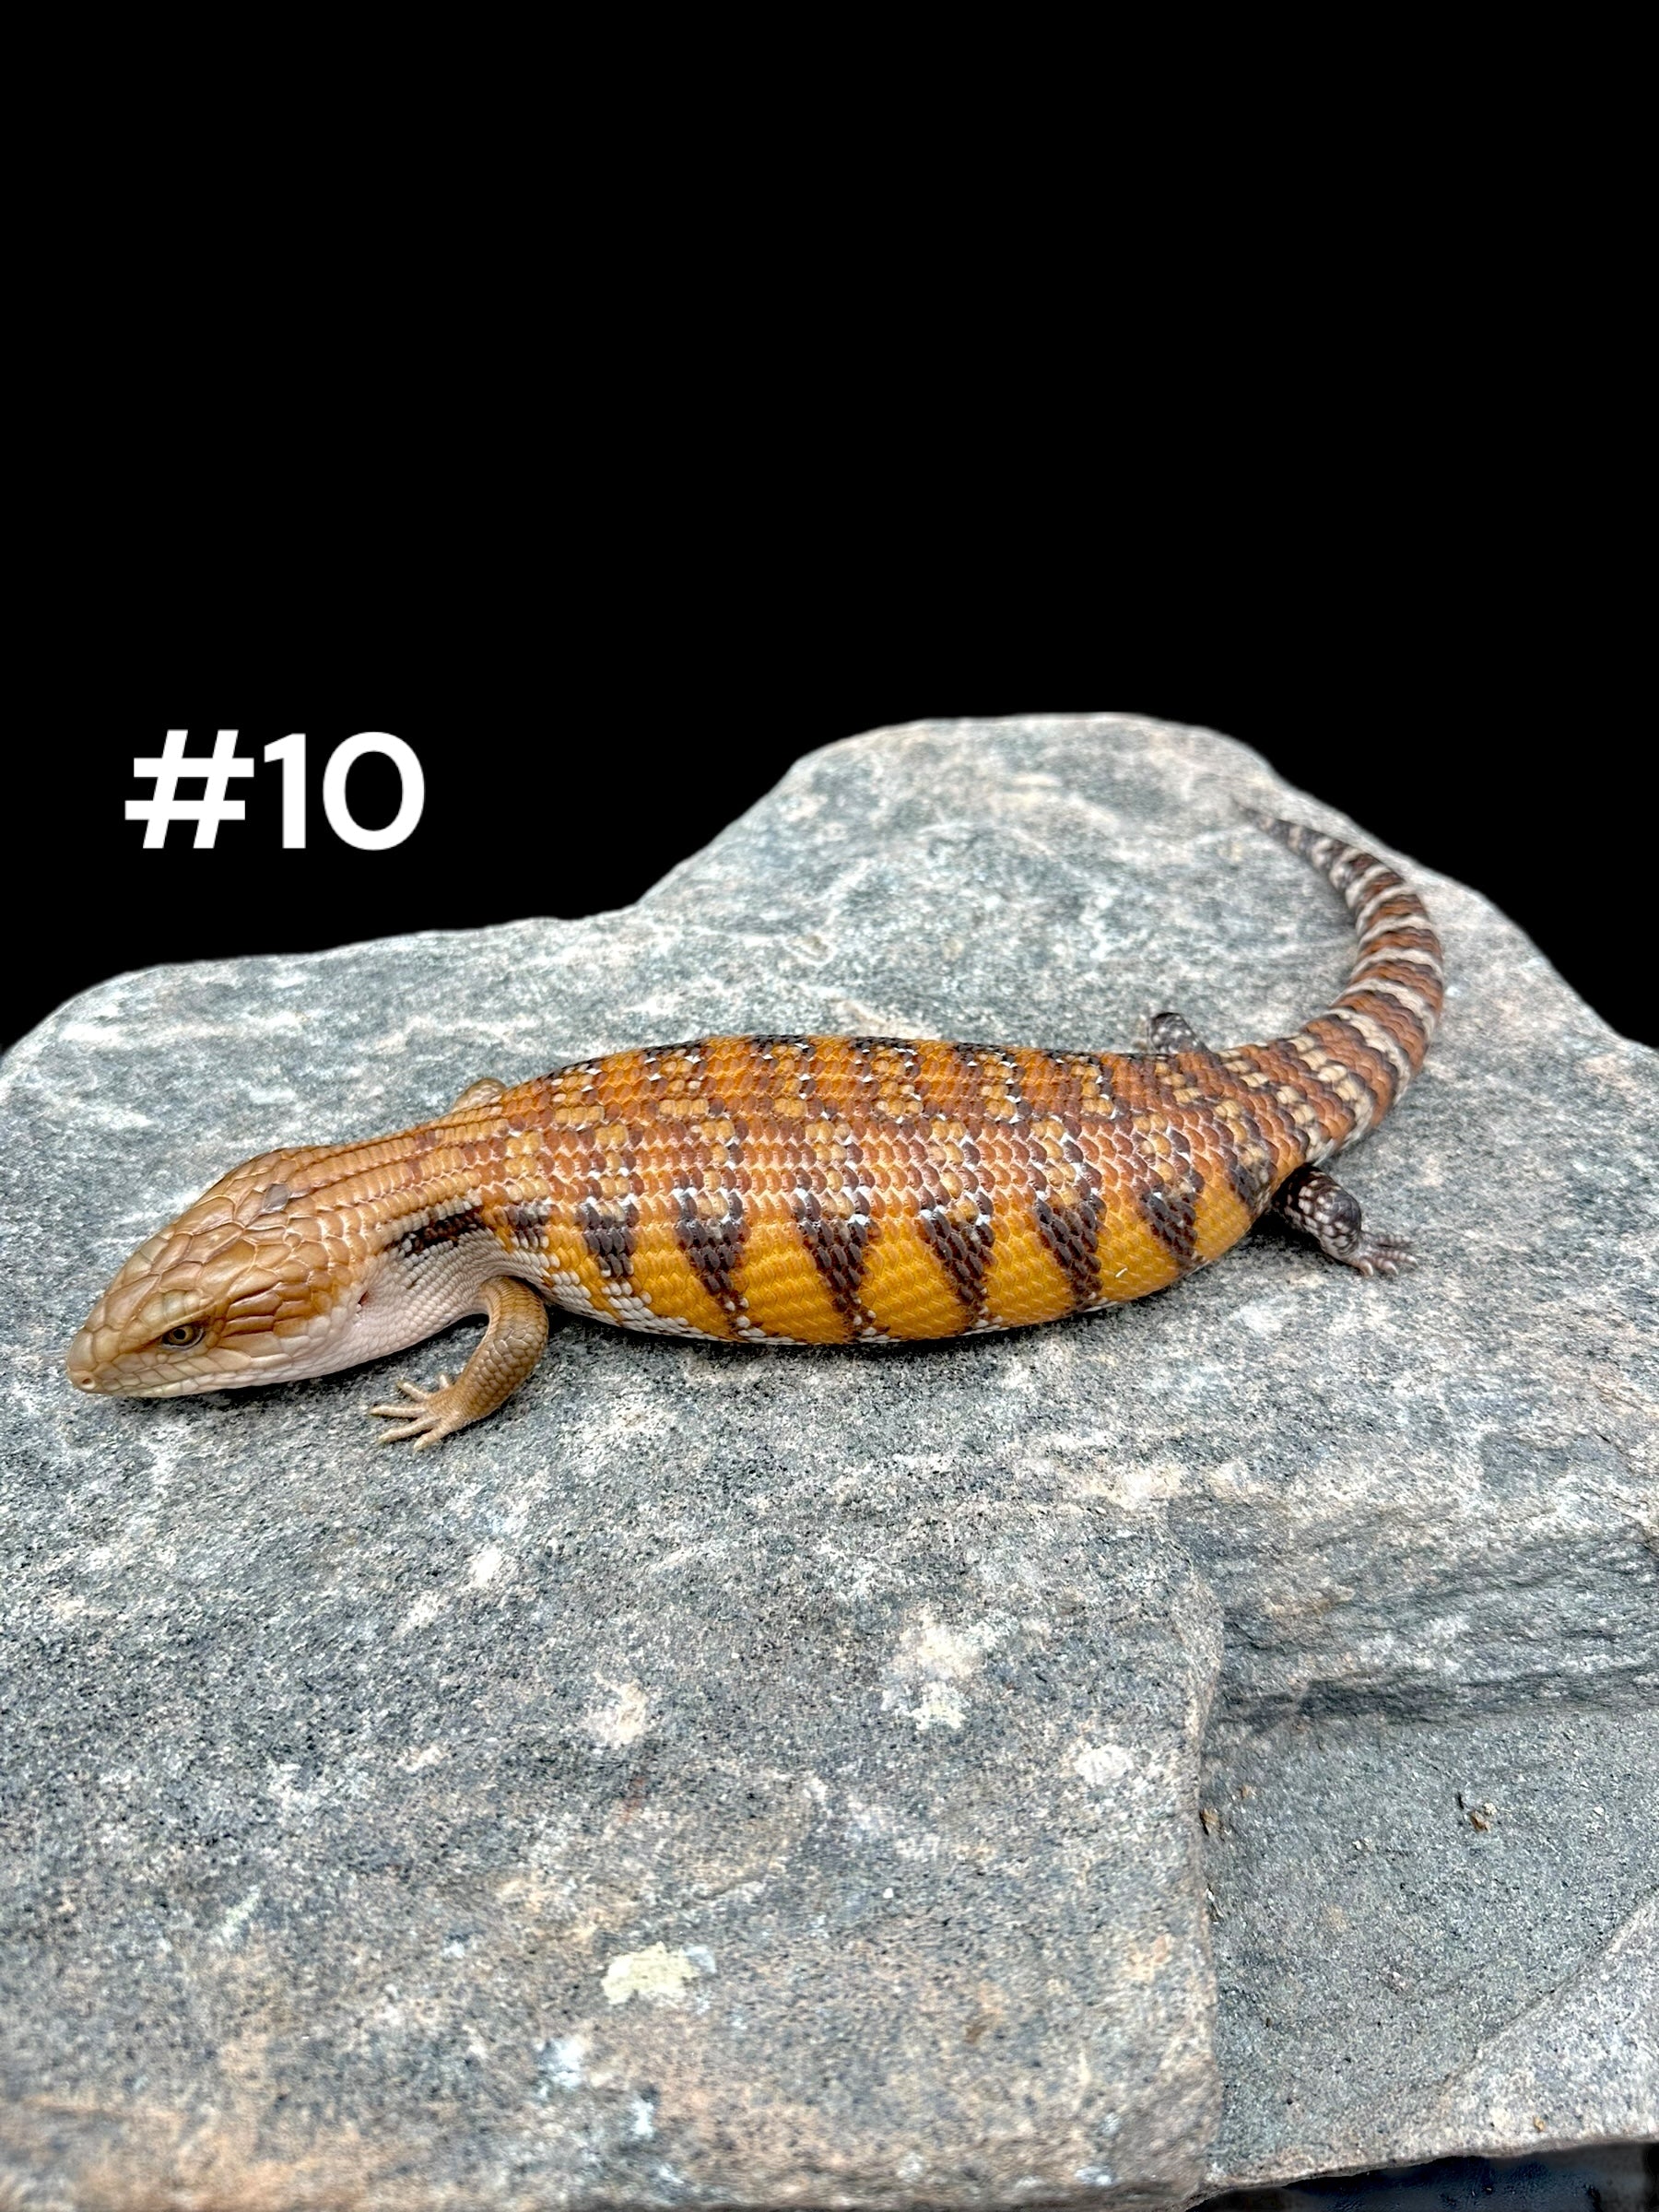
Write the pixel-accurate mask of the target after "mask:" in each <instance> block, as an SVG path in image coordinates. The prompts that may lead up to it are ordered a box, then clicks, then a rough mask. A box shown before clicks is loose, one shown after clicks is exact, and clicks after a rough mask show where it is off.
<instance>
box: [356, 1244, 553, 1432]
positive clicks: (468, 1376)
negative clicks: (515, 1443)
mask: <svg viewBox="0 0 1659 2212" xmlns="http://www.w3.org/2000/svg"><path fill="white" fill-rule="evenodd" d="M483 1300H484V1311H485V1312H486V1313H488V1316H489V1326H488V1328H487V1329H486V1330H485V1332H484V1334H483V1335H482V1336H481V1337H480V1338H479V1340H478V1343H477V1347H475V1349H474V1352H473V1356H472V1358H471V1359H469V1360H468V1361H467V1363H466V1365H465V1367H464V1368H463V1369H462V1370H461V1372H460V1375H459V1376H458V1378H457V1379H456V1380H455V1381H454V1382H451V1380H450V1378H449V1377H448V1376H447V1375H440V1376H439V1378H438V1387H437V1389H436V1390H418V1389H417V1388H416V1386H415V1384H414V1383H413V1382H400V1383H399V1384H398V1385H397V1387H398V1389H399V1390H401V1391H402V1392H403V1394H404V1397H405V1400H406V1403H405V1404H403V1405H401V1406H397V1405H392V1406H370V1408H369V1411H370V1412H371V1414H379V1415H382V1417H384V1418H387V1419H390V1420H395V1421H399V1422H401V1423H402V1424H403V1425H402V1427H401V1428H397V1429H388V1430H386V1431H385V1433H384V1435H383V1436H382V1438H381V1441H382V1443H383V1444H397V1443H403V1442H405V1441H406V1440H407V1439H408V1438H410V1437H413V1438H414V1439H415V1449H416V1451H417V1452H424V1451H425V1450H426V1449H427V1447H428V1445H429V1444H436V1443H441V1441H443V1439H444V1438H445V1437H446V1436H453V1435H454V1433H455V1431H456V1430H457V1429H465V1428H466V1427H467V1426H468V1425H469V1423H471V1422H473V1421H481V1420H482V1419H483V1418H484V1416H485V1415H486V1414H487V1413H493V1412H494V1411H495V1409H496V1407H497V1406H500V1405H504V1404H505V1402H506V1401H507V1400H508V1399H509V1398H510V1397H511V1396H512V1394H513V1392H514V1391H515V1390H516V1389H517V1388H518V1386H519V1384H520V1383H521V1382H524V1379H525V1377H526V1376H527V1375H528V1374H529V1373H530V1372H531V1371H532V1369H533V1368H534V1367H535V1363H536V1361H537V1360H538V1359H540V1358H541V1356H542V1351H543V1348H544V1347H545V1346H546V1344H547V1307H546V1306H544V1305H543V1303H542V1301H541V1300H540V1299H539V1298H538V1297H537V1296H536V1294H535V1291H534V1290H532V1289H531V1288H530V1286H529V1284H528V1283H521V1282H520V1281H519V1280H518V1278H517V1277H515V1276H510V1275H502V1276H498V1277H496V1278H495V1280H494V1281H493V1282H488V1283H486V1284H485V1286H484V1290H483ZM409 1400H413V1401H414V1403H413V1405H411V1404H409V1403H407V1401H409Z"/></svg>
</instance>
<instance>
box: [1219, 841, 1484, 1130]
mask: <svg viewBox="0 0 1659 2212" xmlns="http://www.w3.org/2000/svg"><path fill="white" fill-rule="evenodd" d="M1243 812H1244V813H1245V814H1247V815H1248V816H1249V818H1250V819H1251V820H1252V821H1253V822H1255V823H1257V824H1258V825H1259V826H1260V827H1261V828H1262V829H1264V830H1268V831H1269V832H1270V833H1271V834H1272V835H1273V836H1275V837H1277V839H1278V840H1279V841H1280V842H1281V843H1282V844H1286V845H1288V846H1289V848H1290V850H1291V852H1292V853H1296V854H1298V855H1299V856H1300V858H1301V859H1303V860H1305V861H1306V862H1307V863H1308V864H1309V865H1310V866H1312V867H1314V868H1317V869H1318V871H1319V873H1320V874H1321V875H1322V876H1323V877H1324V878H1325V879H1326V881H1327V882H1328V883H1330V884H1331V885H1333V886H1334V888H1335V889H1336V890H1338V891H1340V892H1341V894H1342V897H1343V900H1344V901H1345V902H1346V904H1347V909H1348V912H1350V913H1351V914H1352V915H1353V917H1354V926H1355V929H1356V931H1357V932H1358V935H1359V956H1358V958H1357V959H1355V961H1354V965H1353V967H1352V969H1351V970H1350V971H1349V973H1348V980H1347V985H1346V986H1345V988H1344V989H1343V990H1342V991H1341V992H1339V993H1338V994H1337V996H1336V997H1335V1000H1334V1001H1333V1002H1332V1004H1331V1005H1330V1006H1327V1007H1326V1009H1325V1010H1324V1013H1323V1014H1318V1015H1315V1016H1314V1018H1312V1020H1311V1021H1308V1022H1304V1023H1303V1025H1302V1027H1301V1028H1300V1030H1298V1031H1297V1032H1296V1034H1295V1036H1294V1037H1287V1038H1284V1039H1281V1040H1280V1041H1278V1043H1277V1044H1276V1045H1268V1046H1262V1045H1246V1046H1243V1047H1241V1048H1240V1050H1239V1052H1238V1053H1223V1054H1222V1055H1221V1058H1222V1059H1223V1060H1224V1061H1225V1062H1226V1063H1227V1064H1228V1065H1234V1064H1235V1063H1237V1062H1240V1061H1246V1062H1249V1063H1251V1064H1253V1065H1258V1066H1259V1065H1264V1063H1265V1059H1266V1058H1267V1056H1269V1055H1273V1056H1277V1058H1279V1059H1280V1060H1281V1061H1282V1058H1283V1056H1284V1055H1285V1054H1287V1053H1288V1054H1290V1055H1293V1056H1294V1058H1295V1060H1296V1061H1298V1062H1299V1063H1300V1068H1299V1069H1298V1071H1297V1073H1298V1077H1299V1078H1300V1079H1301V1080H1305V1079H1306V1077H1307V1075H1309V1074H1312V1076H1313V1077H1314V1078H1315V1080H1317V1081H1319V1082H1320V1083H1321V1087H1322V1088H1325V1089H1327V1090H1335V1091H1336V1092H1337V1093H1338V1094H1339V1096H1340V1097H1341V1099H1342V1100H1343V1102H1344V1103H1345V1104H1346V1105H1347V1109H1348V1111H1349V1112H1350V1113H1351V1114H1352V1116H1353V1119H1354V1126H1353V1127H1352V1129H1350V1130H1349V1131H1348V1132H1347V1135H1345V1136H1342V1137H1339V1138H1337V1139H1336V1141H1335V1143H1325V1144H1316V1145H1314V1146H1313V1147H1311V1149H1310V1154H1309V1157H1310V1158H1311V1159H1315V1160H1317V1159H1323V1158H1328V1157H1329V1155H1330V1153H1332V1152H1334V1151H1335V1150H1337V1149H1339V1148H1340V1147H1341V1146H1342V1145H1343V1144H1347V1143H1351V1142H1352V1141H1353V1140H1354V1139H1355V1138H1357V1137H1359V1136H1363V1135H1364V1134H1365V1132H1366V1130H1367V1129H1369V1128H1371V1127H1373V1126H1374V1125H1375V1124H1377V1123H1378V1122H1380V1121H1381V1120H1382V1116H1383V1115H1384V1114H1385V1113H1386V1112H1388V1110H1389V1108H1390V1107H1391V1106H1393V1105H1394V1102H1395V1101H1396V1100H1398V1099H1399V1098H1401V1097H1402V1096H1403V1095H1404V1093H1405V1091H1406V1088H1407V1086H1408V1085H1409V1084H1410V1082H1411V1080H1412V1077H1414V1076H1415V1075H1416V1074H1417V1072H1418V1069H1419V1068H1420V1067H1421V1066H1422V1065H1423V1060H1424V1056H1425V1054H1426V1053H1428V1050H1429V1044H1430V1039H1431V1038H1432V1037H1433V1035H1434V1031H1435V1027H1436V1025H1437V1023H1438V1022H1439V1019H1440V1014H1441V1006H1442V1004H1443V1002H1444V998H1445V965H1444V957H1443V955H1442V953H1441V941H1440V939H1439V937H1438V936H1437V935H1435V932H1434V928H1433V925H1432V924H1431V923H1430V919H1429V912H1428V909H1427V908H1426V907H1425V906H1424V904H1423V901H1422V900H1420V899H1419V898H1418V895H1417V893H1416V892H1415V891H1414V890H1412V889H1411V888H1410V887H1409V885H1407V884H1406V881H1405V879H1404V878H1403V877H1401V876H1399V875H1398V874H1397V873H1396V872H1395V870H1394V869H1393V868H1392V867H1390V866H1389V865H1388V863H1387V862H1386V861H1384V860H1379V859H1378V858H1377V856H1376V854H1375V853H1367V852H1364V851H1362V850H1361V848H1360V847H1359V846H1358V845H1349V844H1345V843H1344V842H1343V841H1342V840H1341V839H1340V838H1337V837H1327V836H1324V835H1323V834H1322V833H1321V832H1320V831H1318V830H1310V829H1309V828H1308V827H1307V825H1306V824H1305V823H1302V822H1288V821H1285V820H1282V819H1281V818H1279V817H1277V816H1276V815H1270V814H1262V813H1258V812H1257V811H1256V810H1255V809H1254V808H1253V807H1245V808H1244V809H1243Z"/></svg>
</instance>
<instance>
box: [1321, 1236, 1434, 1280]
mask: <svg viewBox="0 0 1659 2212" xmlns="http://www.w3.org/2000/svg"><path fill="white" fill-rule="evenodd" d="M1334 1256H1335V1258H1337V1259H1339V1260H1341V1261H1342V1263H1343V1265H1345V1266H1348V1267H1357V1268H1358V1269H1359V1273H1360V1274H1361V1275H1398V1274H1399V1272H1400V1270H1401V1268H1402V1267H1415V1266H1416V1265H1417V1255H1416V1253H1414V1252H1413V1251H1412V1249H1411V1247H1410V1245H1409V1244H1407V1243H1406V1240H1405V1238H1404V1237H1384V1236H1381V1235H1378V1234H1374V1233H1373V1232H1372V1231H1371V1230H1365V1231H1364V1232H1363V1233H1362V1234H1361V1236H1360V1240H1359V1243H1358V1244H1357V1245H1356V1246H1355V1247H1354V1249H1353V1251H1352V1252H1339V1253H1335V1255H1334Z"/></svg>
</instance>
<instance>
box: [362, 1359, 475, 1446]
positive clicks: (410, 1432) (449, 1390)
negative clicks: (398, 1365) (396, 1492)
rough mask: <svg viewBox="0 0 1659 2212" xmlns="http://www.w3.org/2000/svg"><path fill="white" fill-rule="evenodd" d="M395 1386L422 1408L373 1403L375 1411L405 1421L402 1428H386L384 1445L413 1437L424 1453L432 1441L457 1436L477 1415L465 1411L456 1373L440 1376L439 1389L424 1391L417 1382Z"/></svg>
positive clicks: (438, 1441)
mask: <svg viewBox="0 0 1659 2212" xmlns="http://www.w3.org/2000/svg"><path fill="white" fill-rule="evenodd" d="M394 1388H395V1389H397V1390H401V1391H402V1392H403V1394H404V1396H405V1398H406V1399H408V1398H413V1399H414V1401H415V1403H416V1405H417V1406H419V1408H420V1410H419V1412H418V1413H416V1412H412V1411H411V1410H410V1408H409V1406H407V1405H403V1406H397V1405H392V1406H370V1407H369V1408H368V1411H369V1412H370V1413H371V1414H378V1415H380V1416H382V1418H385V1419H388V1420H394V1421H401V1422H402V1423H403V1427H402V1428H401V1429H387V1430H382V1433H381V1436H380V1438H379V1441H380V1442H381V1443H382V1444H402V1443H406V1442H407V1441H409V1439H410V1438H411V1437H413V1438H414V1439H415V1440H416V1441H415V1449H416V1451H417V1452H424V1451H425V1450H426V1449H427V1447H428V1445H429V1444H438V1443H441V1442H442V1441H443V1439H444V1438H445V1437H446V1436H453V1434H454V1433H455V1430H457V1429H465V1426H466V1424H467V1422H468V1421H469V1420H474V1419H476V1418H477V1416H476V1415H474V1414H470V1413H466V1412H464V1411H463V1410H462V1408H461V1406H460V1405H459V1403H458V1402H457V1401H458V1394H457V1392H456V1389H455V1383H454V1378H453V1376H452V1375H440V1376H439V1378H438V1386H437V1388H436V1389H435V1390H422V1389H420V1388H419V1387H418V1384H416V1383H414V1382H397V1383H395V1384H394Z"/></svg>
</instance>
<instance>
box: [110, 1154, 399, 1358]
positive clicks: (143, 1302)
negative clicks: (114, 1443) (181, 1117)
mask: <svg viewBox="0 0 1659 2212" xmlns="http://www.w3.org/2000/svg"><path fill="white" fill-rule="evenodd" d="M306 1157H307V1155H305V1154H302V1153H298V1152H273V1153H266V1154H265V1155H264V1156H263V1157H262V1158H261V1159H252V1160H249V1161H248V1162H247V1163H246V1165H245V1166H243V1167H240V1168H237V1169H235V1170H233V1171H232V1172H231V1173H230V1174H229V1175H227V1176H225V1177H224V1178H223V1180H222V1181H221V1182H216V1183H215V1184H214V1186H213V1188H212V1189H211V1190H210V1191H208V1192H206V1194H204V1195H203V1196H202V1197H200V1198H198V1199H197V1200H196V1202H195V1204H194V1206H190V1207H188V1208H187V1209H186V1210H185V1212H183V1213H182V1214H181V1215H180V1216H179V1218H178V1219H177V1220H176V1221H175V1222H174V1223H173V1224H172V1226H171V1229H164V1230H162V1231H161V1232H160V1234H159V1236H154V1237H151V1238H149V1239H148V1240H147V1241H146V1242H144V1243H143V1244H141V1245H140V1246H139V1247H138V1249H137V1251H136V1252H135V1253H134V1254H133V1256H132V1258H131V1259H130V1260H128V1262H127V1263H126V1265H125V1266H124V1267H123V1268H122V1270H121V1271H120V1273H119V1274H118V1275H117V1276H116V1277H115V1279H114V1281H113V1282H112V1284H111V1285H110V1287H109V1288H108V1289H107V1290H106V1291H105V1292H104V1294H103V1296H102V1297H101V1298H100V1300H99V1301H98V1303H97V1305H95V1306H94V1307H93V1309H92V1311H91V1312H90V1313H89V1314H88V1316H87V1321H86V1325H85V1326H84V1327H83V1328H82V1330H81V1332H80V1334H79V1335H78V1336H76V1339H75V1342H74V1343H73V1344H72V1345H71V1346H70V1347H69V1352H68V1357H67V1360H66V1365H67V1367H68V1370H69V1379H70V1381H71V1382H74V1383H75V1385H76V1388H77V1389H79V1390H89V1391H99V1392H107V1393H111V1394H117V1395H123V1396H135V1397H146V1398H164V1397H176V1396H182V1395H183V1394H187V1393H190V1392H193V1391H202V1390H227V1389H234V1388H236V1387H237V1386H238V1385H239V1384H242V1383H249V1382H282V1381H285V1380H287V1379H288V1378H290V1377H293V1376H298V1375H308V1374H319V1373H323V1372H326V1371H327V1370H328V1368H329V1367H331V1366H333V1365H335V1364H336V1361H335V1359H333V1358H331V1357H330V1353H331V1351H332V1349H333V1345H334V1341H335V1339H337V1338H338V1336H339V1335H340V1334H341V1331H342V1327H343V1324H346V1323H347V1322H348V1321H349V1318H350V1314H349V1311H348V1309H349V1308H350V1307H351V1306H352V1305H355V1303H356V1295H357V1288H359V1286H358V1285H357V1284H356V1283H355V1282H354V1276H355V1275H356V1273H357V1271H356V1270H355V1269H354V1268H353V1267H352V1265H351V1264H350V1254H349V1252H348V1250H347V1246H346V1244H345V1242H344V1241H343V1240H342V1238H341V1235H340V1231H339V1224H338V1223H337V1222H335V1221H334V1220H332V1219H331V1218H327V1217H326V1216H323V1217H322V1218H319V1209H317V1208H316V1207H315V1206H312V1204H310V1203H308V1202H306V1201H302V1200H296V1199H293V1198H292V1197H291V1196H290V1194H289V1191H288V1185H287V1184H286V1182H284V1181H283V1180H282V1178H283V1172H284V1168H285V1166H288V1165H290V1164H291V1163H293V1162H295V1161H297V1160H299V1159H304V1158H306Z"/></svg>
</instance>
